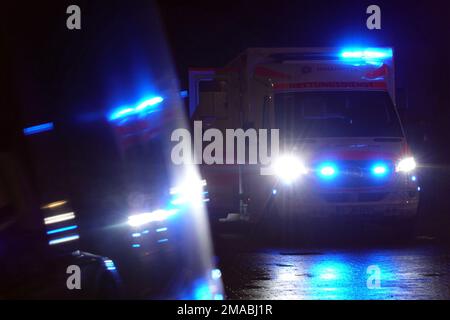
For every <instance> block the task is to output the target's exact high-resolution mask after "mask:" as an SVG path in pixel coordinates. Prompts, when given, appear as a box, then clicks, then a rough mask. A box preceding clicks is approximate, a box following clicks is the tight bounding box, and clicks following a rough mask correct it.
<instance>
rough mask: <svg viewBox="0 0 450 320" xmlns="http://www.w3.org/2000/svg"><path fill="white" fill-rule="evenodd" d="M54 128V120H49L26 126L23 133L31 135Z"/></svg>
mask: <svg viewBox="0 0 450 320" xmlns="http://www.w3.org/2000/svg"><path fill="white" fill-rule="evenodd" d="M53 128H54V126H53V122H47V123H43V124H39V125H37V126H32V127H28V128H25V129H23V133H24V134H25V135H26V136H30V135H32V134H37V133H41V132H45V131H51V130H53Z"/></svg>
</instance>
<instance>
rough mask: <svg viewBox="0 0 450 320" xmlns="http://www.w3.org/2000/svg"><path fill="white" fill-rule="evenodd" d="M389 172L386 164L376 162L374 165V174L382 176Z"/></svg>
mask: <svg viewBox="0 0 450 320" xmlns="http://www.w3.org/2000/svg"><path fill="white" fill-rule="evenodd" d="M388 172H389V170H388V167H387V166H386V165H384V164H376V165H374V166H373V167H372V174H374V175H376V176H378V177H382V176H385V175H386V174H387V173H388Z"/></svg>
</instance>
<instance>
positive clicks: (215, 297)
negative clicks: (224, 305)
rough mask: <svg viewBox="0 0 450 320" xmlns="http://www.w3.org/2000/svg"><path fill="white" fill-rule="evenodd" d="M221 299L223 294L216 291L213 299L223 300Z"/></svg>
mask: <svg viewBox="0 0 450 320" xmlns="http://www.w3.org/2000/svg"><path fill="white" fill-rule="evenodd" d="M223 299H224V298H223V294H221V293H216V294H215V295H214V300H223Z"/></svg>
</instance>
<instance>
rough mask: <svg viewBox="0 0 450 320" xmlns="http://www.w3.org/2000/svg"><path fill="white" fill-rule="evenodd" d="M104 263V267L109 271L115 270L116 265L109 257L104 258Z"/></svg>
mask: <svg viewBox="0 0 450 320" xmlns="http://www.w3.org/2000/svg"><path fill="white" fill-rule="evenodd" d="M103 262H104V264H105V267H106V269H108V270H109V271H114V270H116V266H115V264H114V262H113V261H112V260H110V259H106V260H104V261H103Z"/></svg>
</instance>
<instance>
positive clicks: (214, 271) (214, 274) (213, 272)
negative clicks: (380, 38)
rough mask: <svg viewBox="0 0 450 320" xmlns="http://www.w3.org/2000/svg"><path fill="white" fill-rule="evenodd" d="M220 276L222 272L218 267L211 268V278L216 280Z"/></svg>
mask: <svg viewBox="0 0 450 320" xmlns="http://www.w3.org/2000/svg"><path fill="white" fill-rule="evenodd" d="M221 277H222V272H221V271H220V269H212V270H211V278H212V279H213V280H218V279H220V278H221Z"/></svg>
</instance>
